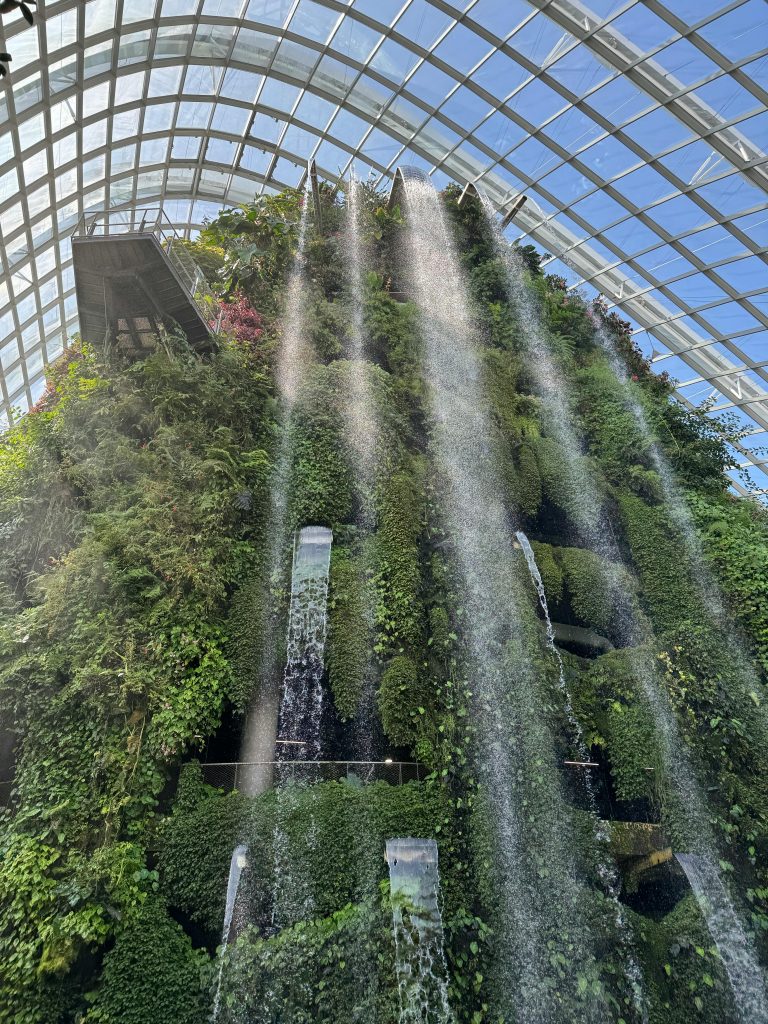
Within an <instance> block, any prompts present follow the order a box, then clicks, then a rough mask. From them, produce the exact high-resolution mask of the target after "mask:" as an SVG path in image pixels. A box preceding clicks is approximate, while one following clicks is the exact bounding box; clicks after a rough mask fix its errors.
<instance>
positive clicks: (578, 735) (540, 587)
mask: <svg viewBox="0 0 768 1024" xmlns="http://www.w3.org/2000/svg"><path fill="white" fill-rule="evenodd" d="M515 536H516V537H517V539H518V541H519V543H520V547H521V549H522V552H523V555H524V557H525V561H526V565H527V566H528V572H529V573H530V576H531V580H532V581H533V585H534V587H535V588H536V593H537V595H538V598H539V604H540V605H541V609H542V611H543V613H544V624H545V627H546V634H547V645H548V647H549V649H550V651H552V653H553V654H554V656H555V659H556V661H557V667H558V676H559V679H558V681H559V685H560V690H561V692H562V695H563V703H564V705H565V713H566V716H567V718H568V724H569V725H570V727H571V732H572V734H573V736H574V738H575V741H576V749H577V752H578V755H579V757H580V759H581V760H582V761H587V760H589V751H588V750H587V747H586V744H585V742H584V734H583V732H582V729H581V725H580V723H579V720H578V718H577V717H576V715H575V714H574V711H573V703H572V701H571V694H570V691H569V688H568V683H567V680H566V678H565V666H564V664H563V658H562V655H561V654H560V651H559V649H558V647H557V644H556V643H555V631H554V629H553V628H552V620H551V619H550V617H549V605H548V604H547V595H546V593H545V591H544V582H543V580H542V578H541V573H540V572H539V567H538V565H537V564H536V556H535V555H534V553H533V548H532V547H531V542H530V541H529V540H528V538H527V537H526V535H525V534H524V533H523V531H522V530H518V531H517V533H516V534H515ZM580 782H581V783H582V784H583V786H584V791H585V793H586V796H587V802H588V804H589V808H590V810H591V811H592V814H593V816H594V819H595V820H594V830H595V836H596V838H597V840H598V842H599V843H600V845H601V846H602V853H603V856H602V857H601V858H600V861H599V863H598V871H599V873H600V880H601V882H602V883H603V885H604V887H605V890H606V892H607V893H608V896H609V897H610V899H611V901H612V904H613V913H614V918H615V921H616V925H617V927H618V929H619V931H620V932H621V933H622V935H626V934H627V923H626V919H625V915H624V910H623V908H622V905H621V902H620V900H619V892H620V884H619V877H618V873H617V871H616V867H615V864H614V862H613V859H612V855H611V851H610V840H611V837H610V829H609V827H608V824H607V823H606V822H604V821H603V820H602V819H601V818H600V816H599V814H598V808H597V800H596V798H595V790H594V787H593V785H592V780H591V778H590V774H589V770H588V769H586V768H585V769H584V774H583V776H582V777H581V779H580ZM625 957H626V961H627V968H626V970H627V977H628V978H629V981H630V984H631V986H632V997H633V1001H634V1004H635V1008H636V1010H637V1011H638V1014H639V1016H640V1018H641V1019H642V1020H643V1021H644V1022H645V1021H646V1020H647V1011H646V1007H645V998H644V995H643V987H642V972H641V970H640V965H639V963H638V962H637V957H636V956H635V953H634V950H633V949H632V948H630V947H627V948H626V949H625Z"/></svg>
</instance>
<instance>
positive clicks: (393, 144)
mask: <svg viewBox="0 0 768 1024" xmlns="http://www.w3.org/2000/svg"><path fill="white" fill-rule="evenodd" d="M4 25H5V37H4V38H3V39H0V44H2V45H1V46H0V48H2V49H8V50H9V51H10V52H11V53H12V54H13V57H14V60H13V64H12V72H11V75H10V76H9V78H7V79H5V80H4V84H3V85H2V87H1V89H2V91H0V123H1V124H2V128H1V129H0V232H2V246H1V247H0V257H1V258H2V265H1V266H0V419H4V420H5V421H6V422H7V420H8V418H9V416H10V415H11V410H12V409H14V410H15V413H14V415H19V414H23V413H24V412H25V411H26V410H27V409H28V408H29V406H30V405H31V404H32V403H34V401H35V400H36V399H37V397H38V396H39V394H40V393H41V391H42V389H43V386H44V373H45V364H46V363H47V362H49V361H50V360H51V359H53V358H55V357H56V355H58V353H60V352H61V351H62V348H63V346H64V345H65V344H66V339H67V338H68V336H69V335H70V334H71V333H72V332H73V331H74V330H75V329H76V327H77V308H76V302H75V296H74V282H73V275H72V265H71V252H70V246H69V237H68V236H69V233H70V232H71V230H72V228H73V226H74V224H75V223H76V222H77V220H78V219H79V217H80V216H82V214H83V213H84V212H87V211H89V210H96V209H103V208H105V207H120V206H137V205H143V204H146V205H153V206H156V205H157V204H158V203H161V204H162V206H163V208H164V211H165V213H166V214H167V216H168V217H169V218H170V220H171V221H172V223H173V224H174V225H175V226H176V227H177V228H178V229H179V230H181V231H182V232H187V233H189V232H194V230H195V229H196V228H198V227H199V226H200V225H201V224H202V222H203V220H204V219H205V218H206V217H208V216H213V215H215V213H216V212H217V211H218V210H219V209H220V208H221V207H222V206H223V205H228V204H234V203H238V202H242V201H248V200H249V199H251V198H252V197H253V195H254V193H255V192H263V191H272V190H278V189H280V188H282V187H284V186H286V185H297V184H299V183H300V182H301V181H302V180H303V176H304V173H305V168H306V163H307V161H308V160H309V159H315V160H316V162H317V165H318V169H319V172H320V173H321V174H322V175H324V176H326V177H328V178H332V179H333V178H336V177H338V176H339V175H344V174H346V173H348V171H349V169H350V167H351V166H352V164H353V163H354V165H355V168H356V171H357V173H358V174H359V175H365V174H367V173H369V172H370V173H372V174H373V175H374V176H375V177H376V178H377V179H378V180H380V181H382V182H383V181H386V180H387V179H388V178H390V177H391V175H392V174H393V172H394V169H395V167H396V166H397V165H398V164H400V163H413V164H416V165H417V166H421V167H423V168H424V169H425V170H427V171H428V172H429V173H430V174H431V175H432V176H433V178H434V180H435V182H436V184H437V185H438V186H441V185H443V184H445V183H446V182H447V181H448V180H456V181H459V182H467V181H473V182H475V183H476V184H477V185H478V186H479V187H481V188H483V189H484V190H485V191H486V192H487V193H488V194H489V195H490V197H491V198H492V199H493V201H494V203H495V204H496V206H497V207H498V208H499V210H501V211H502V212H503V211H504V210H506V209H508V207H509V206H510V204H511V203H512V202H513V201H514V199H515V197H516V196H517V195H518V194H519V193H520V192H521V191H522V192H525V194H526V195H527V196H528V202H527V203H526V205H525V206H524V207H523V209H522V211H521V213H520V214H519V215H518V217H517V218H516V220H515V222H514V226H513V227H512V228H511V229H510V235H511V236H512V237H517V238H520V239H521V240H533V241H534V242H535V243H536V244H538V245H539V247H540V248H543V249H544V250H545V251H546V252H547V253H549V254H551V256H550V257H549V259H548V260H547V269H548V270H549V271H551V272H555V273H561V274H563V275H564V276H565V277H566V279H567V280H568V282H569V284H570V285H572V286H574V287H583V288H585V289H586V290H587V291H588V292H589V293H595V292H602V293H603V294H604V295H605V296H606V298H607V300H608V302H609V304H610V305H615V306H616V307H618V308H619V309H620V310H621V311H622V313H623V315H624V316H626V317H627V318H628V319H629V320H630V321H631V322H632V324H633V326H634V327H635V329H636V338H637V340H638V343H639V344H640V345H641V347H642V348H643V349H644V350H645V351H646V352H647V353H648V354H649V355H651V356H652V358H653V360H654V364H655V365H657V367H658V369H659V370H668V371H669V372H670V373H671V375H672V376H673V377H675V378H677V379H678V380H679V381H680V383H679V386H678V394H679V396H680V398H681V400H682V401H684V402H688V403H690V404H692V405H696V404H699V403H700V402H701V401H702V400H704V399H710V400H711V402H712V404H713V409H714V410H715V411H726V410H727V411H731V412H733V413H734V415H735V416H736V417H737V418H738V419H739V421H740V422H741V423H743V424H744V429H745V430H746V431H749V433H748V434H747V435H746V436H745V437H744V439H743V441H742V442H741V444H740V446H739V447H740V452H739V458H740V460H741V461H743V463H744V464H745V465H747V466H748V467H749V470H750V472H751V475H752V478H753V480H754V482H755V485H756V487H757V489H758V490H766V489H768V475H766V473H765V469H766V463H765V461H764V456H763V455H761V454H760V453H759V448H760V447H761V446H762V445H764V444H766V443H767V442H768V389H767V388H766V384H767V383H768V299H767V297H766V283H765V282H766V266H765V264H766V251H767V248H766V247H767V245H768V210H767V209H766V198H765V193H766V184H767V183H768V167H766V156H765V150H766V145H767V140H768V112H767V109H766V108H767V106H768V47H766V46H765V43H766V35H765V31H764V26H765V5H764V3H763V2H762V0H735V2H732V3H723V2H722V0H697V2H696V3H695V4H694V3H693V2H692V0H667V2H665V3H664V4H662V3H660V2H657V0H644V2H639V0H629V2H627V3H616V2H609V0H592V3H591V4H590V5H589V6H587V5H584V4H582V3H580V2H578V0H526V2H523V0H474V2H471V0H461V2H459V3H447V2H445V0H397V2H395V0H353V2H352V3H347V2H341V0H130V2H128V0H89V2H87V3H83V2H82V0H59V2H52V3H48V4H46V8H45V17H44V18H43V17H39V18H38V19H37V23H36V25H35V27H34V28H27V27H26V25H25V23H24V22H23V21H22V20H21V18H20V17H19V18H18V19H13V18H9V17H8V16H6V18H5V22H4ZM735 486H736V487H737V488H741V484H740V483H739V481H738V480H736V481H735Z"/></svg>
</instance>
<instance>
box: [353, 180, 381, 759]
mask: <svg viewBox="0 0 768 1024" xmlns="http://www.w3.org/2000/svg"><path fill="white" fill-rule="evenodd" d="M361 193H362V190H361V186H360V182H359V181H358V180H357V178H356V177H355V176H354V174H352V175H350V180H349V188H348V190H347V209H346V218H345V229H344V254H345V258H346V267H347V276H348V281H349V299H350V303H351V307H350V312H351V316H350V323H351V328H352V329H351V331H350V339H349V364H348V365H349V374H350V393H349V398H348V401H347V402H346V404H345V408H344V414H345V419H346V429H347V438H348V442H349V446H350V450H351V453H352V455H353V457H354V460H355V465H354V477H355V481H356V490H357V496H358V503H359V507H360V512H359V520H358V525H359V526H360V528H361V530H362V531H363V533H364V534H366V535H367V534H370V532H371V531H372V530H373V528H374V526H375V520H376V515H375V502H374V496H375V491H376V486H377V483H378V477H379V460H380V458H381V453H380V450H379V446H380V444H381V438H380V435H379V424H378V420H377V411H376V396H375V394H374V391H373V388H372V387H371V374H372V373H373V372H374V371H375V367H374V366H373V364H372V363H371V362H370V361H369V360H368V359H367V345H366V336H365V324H364V319H363V310H364V289H363V266H364V264H365V246H364V243H363V238H362V224H361V220H362V211H361V200H362V194H361ZM365 568H366V569H367V568H368V566H365ZM370 575H371V573H368V574H367V576H368V578H370ZM365 614H366V620H367V622H368V626H369V629H370V630H371V631H372V630H373V622H374V617H375V596H374V593H373V589H372V587H371V586H370V585H369V586H367V587H366V608H365ZM375 719H376V694H375V678H374V673H373V672H371V671H370V668H369V670H368V671H367V672H366V673H365V678H364V680H363V684H362V687H361V692H360V698H359V700H358V706H357V710H356V714H355V719H354V747H355V756H356V757H359V758H360V759H361V760H364V761H368V760H372V759H373V757H374V750H373V724H374V722H375Z"/></svg>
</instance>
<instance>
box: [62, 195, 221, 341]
mask: <svg viewBox="0 0 768 1024" xmlns="http://www.w3.org/2000/svg"><path fill="white" fill-rule="evenodd" d="M114 235H121V236H125V235H151V236H152V237H154V238H155V239H157V242H158V244H159V245H160V248H161V249H162V250H163V252H164V253H165V255H166V256H167V257H168V262H169V263H170V264H171V265H172V267H173V269H174V271H175V273H176V276H177V277H178V278H179V280H180V282H181V284H182V286H183V288H184V290H185V291H186V292H187V294H188V295H189V298H190V299H191V300H192V302H194V304H195V306H196V307H197V310H198V312H199V313H200V315H201V316H202V317H203V319H204V320H205V322H206V323H207V324H208V325H209V327H210V329H211V331H212V332H213V333H214V334H217V333H218V331H219V326H220V317H219V315H218V313H219V309H218V302H217V299H216V296H215V295H214V294H213V291H212V290H211V287H210V285H209V284H208V281H207V279H206V277H205V274H204V273H203V272H202V270H201V269H200V267H199V266H198V265H197V263H195V261H194V260H193V259H192V257H191V256H190V255H189V253H188V252H187V250H186V248H185V247H184V239H183V238H182V236H181V235H180V234H179V232H178V231H177V230H176V228H174V226H173V224H171V222H170V220H169V219H168V215H167V214H166V212H165V210H164V209H163V208H162V207H161V206H148V207H142V208H141V209H138V210H131V209H128V210H99V211H97V212H95V213H93V212H91V213H86V214H83V216H82V217H81V218H80V219H79V220H78V222H77V224H76V225H75V228H74V231H73V232H72V237H73V238H110V237H112V236H114Z"/></svg>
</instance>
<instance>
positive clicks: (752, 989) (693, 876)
mask: <svg viewBox="0 0 768 1024" xmlns="http://www.w3.org/2000/svg"><path fill="white" fill-rule="evenodd" d="M675 856H676V858H677V861H678V863H679V864H680V867H681V868H682V869H683V871H684V872H685V876H686V878H687V879H688V882H689V884H690V886H691V889H692V890H693V894H694V896H695V897H696V901H697V903H698V904H699V908H700V910H701V913H702V916H703V918H704V920H705V921H706V922H707V928H708V929H709V933H710V935H711V936H712V938H713V940H714V942H715V945H716V946H717V950H718V952H719V954H720V959H721V960H722V961H723V966H724V967H725V971H726V974H727V975H728V980H729V981H730V983H731V989H732V991H733V996H734V1001H735V1003H736V1006H737V1007H738V1011H739V1015H740V1017H741V1019H742V1020H743V1021H745V1022H747V1021H749V1022H752V1021H764V1020H765V1019H766V999H768V995H767V994H766V985H765V978H764V976H763V973H762V971H761V970H760V967H759V966H758V964H757V962H756V960H755V958H754V955H753V951H752V949H751V943H750V940H749V939H748V937H747V935H746V933H745V931H744V928H743V926H742V924H741V921H740V920H739V918H738V916H737V914H736V913H735V911H734V909H733V905H732V904H731V901H730V899H729V898H728V894H727V893H726V892H725V890H724V887H723V883H722V880H721V878H720V875H719V873H718V871H717V869H716V868H715V867H714V865H713V864H711V863H710V862H709V861H707V860H704V858H702V857H697V856H696V855H695V854H690V853H678V854H676V855H675Z"/></svg>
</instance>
